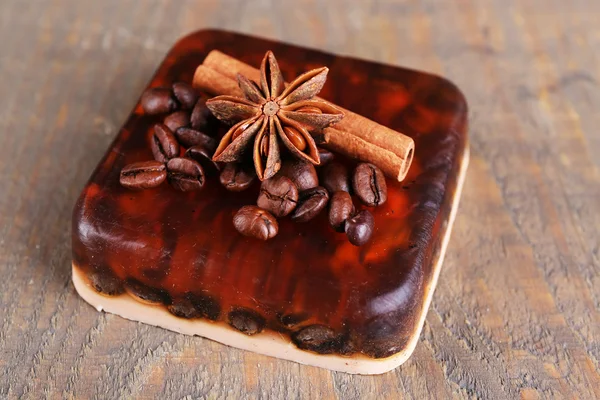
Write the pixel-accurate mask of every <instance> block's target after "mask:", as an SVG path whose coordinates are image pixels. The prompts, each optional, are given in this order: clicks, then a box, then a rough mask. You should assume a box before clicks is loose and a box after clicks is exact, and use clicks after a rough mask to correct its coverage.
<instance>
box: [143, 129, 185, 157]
mask: <svg viewBox="0 0 600 400" xmlns="http://www.w3.org/2000/svg"><path fill="white" fill-rule="evenodd" d="M150 148H151V149H152V154H153V155H154V159H155V160H156V161H160V162H163V163H166V162H167V161H169V160H170V159H171V158H173V157H177V156H179V143H177V139H175V136H174V135H173V132H171V130H170V129H169V128H168V127H167V126H166V125H164V124H156V125H154V135H152V141H151V142H150Z"/></svg>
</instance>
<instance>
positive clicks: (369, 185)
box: [352, 163, 387, 207]
mask: <svg viewBox="0 0 600 400" xmlns="http://www.w3.org/2000/svg"><path fill="white" fill-rule="evenodd" d="M352 188H353V189H354V193H355V194H356V195H357V196H358V198H359V199H360V201H362V202H363V203H364V204H365V205H367V206H371V207H373V206H379V205H381V204H383V203H385V201H386V200H387V184H386V182H385V176H384V175H383V172H381V170H380V169H379V168H377V167H376V166H375V165H373V164H367V163H360V164H358V166H357V167H356V169H355V170H354V177H353V178H352Z"/></svg>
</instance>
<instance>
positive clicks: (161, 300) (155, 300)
mask: <svg viewBox="0 0 600 400" xmlns="http://www.w3.org/2000/svg"><path fill="white" fill-rule="evenodd" d="M125 290H126V291H127V293H129V294H130V295H131V296H132V297H133V298H135V299H136V300H138V301H139V302H141V303H146V304H171V297H170V296H169V294H168V293H167V292H166V291H165V290H163V289H156V288H152V287H150V286H146V285H144V284H143V283H141V282H140V281H138V280H137V279H133V278H128V279H127V280H126V281H125Z"/></svg>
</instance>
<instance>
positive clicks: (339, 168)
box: [321, 162, 350, 194]
mask: <svg viewBox="0 0 600 400" xmlns="http://www.w3.org/2000/svg"><path fill="white" fill-rule="evenodd" d="M321 186H323V187H325V189H327V190H329V194H333V193H335V192H338V191H340V190H341V191H344V192H350V177H349V174H348V168H346V166H345V165H344V164H340V163H336V162H332V163H329V164H327V165H326V166H325V167H323V169H322V170H321Z"/></svg>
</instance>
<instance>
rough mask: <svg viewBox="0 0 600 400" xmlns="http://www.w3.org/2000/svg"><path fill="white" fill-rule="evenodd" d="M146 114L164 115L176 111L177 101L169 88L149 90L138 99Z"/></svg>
mask: <svg viewBox="0 0 600 400" xmlns="http://www.w3.org/2000/svg"><path fill="white" fill-rule="evenodd" d="M140 103H141V104H142V108H143V109H144V112H145V113H146V114H166V113H170V112H173V111H175V110H176V109H177V106H178V104H177V100H175V96H174V95H173V91H172V90H171V88H162V87H161V88H151V89H148V90H146V91H145V92H144V93H143V94H142V98H141V99H140Z"/></svg>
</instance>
